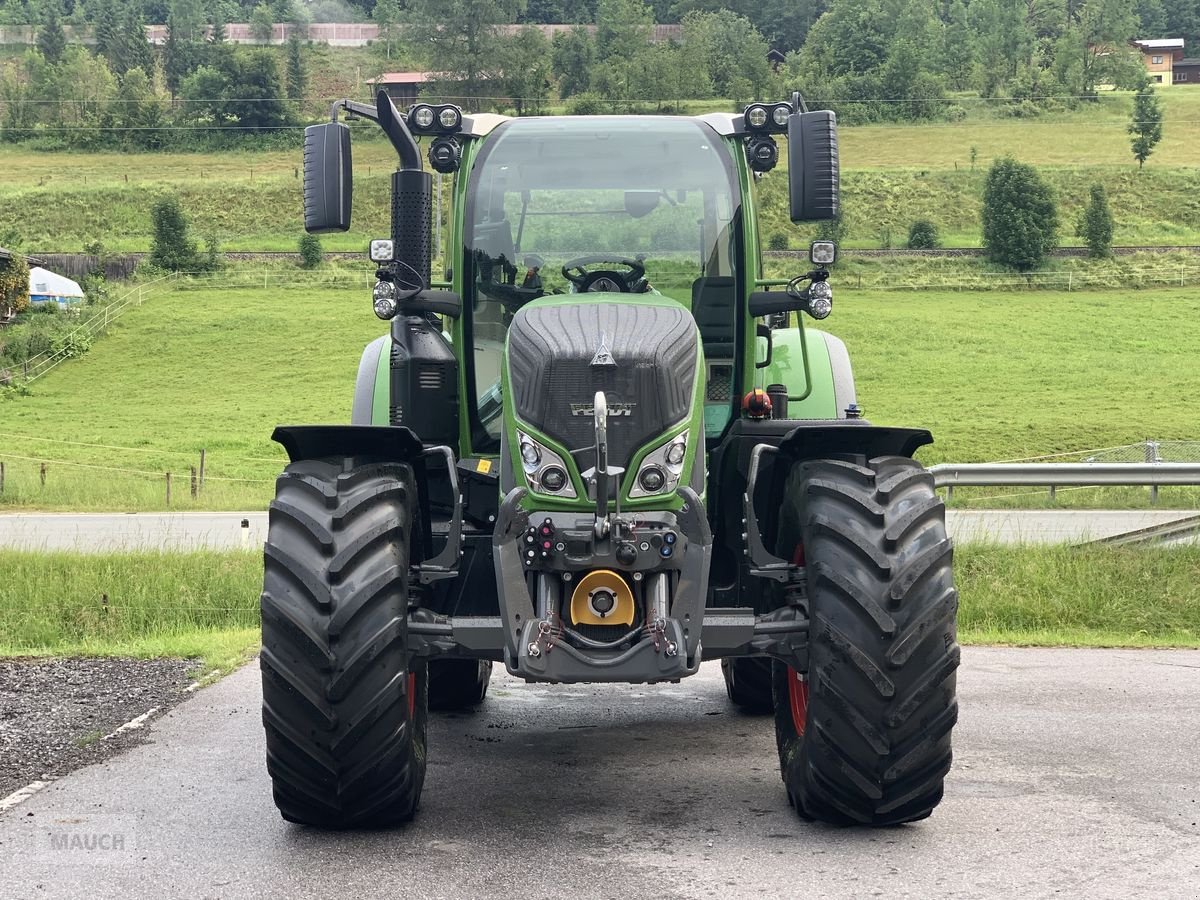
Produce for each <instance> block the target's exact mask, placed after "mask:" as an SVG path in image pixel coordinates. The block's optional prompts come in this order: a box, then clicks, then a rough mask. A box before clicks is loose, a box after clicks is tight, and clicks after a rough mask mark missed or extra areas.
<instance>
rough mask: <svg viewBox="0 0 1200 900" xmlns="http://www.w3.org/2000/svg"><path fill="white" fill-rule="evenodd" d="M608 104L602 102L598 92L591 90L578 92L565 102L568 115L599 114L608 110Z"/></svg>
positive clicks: (602, 99)
mask: <svg viewBox="0 0 1200 900" xmlns="http://www.w3.org/2000/svg"><path fill="white" fill-rule="evenodd" d="M609 107H610V105H609V104H607V103H605V102H604V98H603V97H601V96H600V95H599V94H593V93H591V92H587V93H583V94H579V95H577V96H575V97H572V98H571V102H569V103H568V104H567V115H568V116H599V115H603V114H604V113H606V112H609V111H610V108H609Z"/></svg>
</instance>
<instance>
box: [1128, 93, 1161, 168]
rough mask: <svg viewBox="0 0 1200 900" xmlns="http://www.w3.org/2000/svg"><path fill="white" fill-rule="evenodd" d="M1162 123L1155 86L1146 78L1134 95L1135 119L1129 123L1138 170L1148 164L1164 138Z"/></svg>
mask: <svg viewBox="0 0 1200 900" xmlns="http://www.w3.org/2000/svg"><path fill="white" fill-rule="evenodd" d="M1162 124H1163V114H1162V108H1161V107H1159V105H1158V98H1157V97H1156V96H1154V86H1153V85H1152V84H1151V83H1150V79H1149V78H1145V80H1143V81H1142V86H1141V87H1140V88H1138V92H1137V93H1136V94H1134V96H1133V119H1132V121H1130V123H1129V133H1130V134H1131V135H1133V142H1132V148H1133V158H1134V159H1136V160H1137V161H1138V171H1141V169H1142V168H1143V167H1144V166H1145V165H1146V160H1148V159H1149V158H1150V154H1151V153H1153V152H1154V147H1155V146H1156V145H1157V144H1158V142H1159V141H1161V140H1162Z"/></svg>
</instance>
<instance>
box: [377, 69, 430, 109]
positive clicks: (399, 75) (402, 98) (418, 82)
mask: <svg viewBox="0 0 1200 900" xmlns="http://www.w3.org/2000/svg"><path fill="white" fill-rule="evenodd" d="M432 78H433V75H432V74H430V73H429V72H385V73H384V74H382V75H380V76H379V77H378V78H376V79H375V80H374V81H372V82H371V92H372V93H374V92H375V91H378V90H379V89H380V88H383V90H385V91H387V93H388V96H389V97H391V98H392V102H393V103H395V104H396V106H397V108H399V109H406V108H407V107H409V106H412V105H413V104H414V103H416V102H417V96H418V95H419V94H420V93H421V88H422V86H423V85H424V84H425V83H426V82H427V81H429V80H430V79H432Z"/></svg>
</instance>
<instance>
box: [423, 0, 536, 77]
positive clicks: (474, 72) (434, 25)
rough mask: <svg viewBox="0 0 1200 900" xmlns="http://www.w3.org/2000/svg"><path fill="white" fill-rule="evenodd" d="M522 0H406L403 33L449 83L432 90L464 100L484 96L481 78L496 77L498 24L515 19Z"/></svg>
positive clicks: (499, 48)
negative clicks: (404, 32)
mask: <svg viewBox="0 0 1200 900" xmlns="http://www.w3.org/2000/svg"><path fill="white" fill-rule="evenodd" d="M524 7H525V3H524V0H409V3H408V13H407V15H406V17H405V18H406V21H407V23H408V29H407V30H406V35H407V36H408V38H409V39H410V40H411V41H412V42H413V44H414V45H415V46H417V47H419V48H423V51H424V53H425V54H427V57H426V64H427V65H428V66H429V67H430V68H431V69H432V70H433V71H436V72H438V73H440V74H441V75H442V76H444V78H443V79H439V80H444V81H448V82H452V83H453V85H454V87H453V88H452V90H451V91H445V90H444V88H445V87H450V85H443V86H441V87H436V86H435V90H434V91H432V93H438V92H439V91H441V92H443V93H454V94H457V95H461V96H463V97H464V98H465V99H468V100H473V99H474V98H478V97H483V96H487V95H488V91H487V82H489V81H490V80H492V79H494V78H496V77H497V69H498V62H499V60H500V56H501V54H502V52H503V50H502V45H503V42H504V37H503V35H501V34H500V30H499V28H497V26H499V25H507V24H511V23H513V22H515V21H516V19H517V15H518V14H519V13H520V12H521V10H522V9H524Z"/></svg>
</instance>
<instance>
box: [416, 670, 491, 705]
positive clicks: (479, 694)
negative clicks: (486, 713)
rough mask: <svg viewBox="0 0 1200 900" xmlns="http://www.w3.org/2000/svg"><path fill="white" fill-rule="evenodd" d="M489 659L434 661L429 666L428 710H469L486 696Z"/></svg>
mask: <svg viewBox="0 0 1200 900" xmlns="http://www.w3.org/2000/svg"><path fill="white" fill-rule="evenodd" d="M491 680H492V661H491V660H490V659H434V660H431V661H430V663H429V708H430V709H436V710H438V711H441V712H449V711H452V710H461V709H470V708H472V707H475V706H478V705H479V704H480V703H482V702H483V698H484V697H486V696H487V689H488V682H490V681H491Z"/></svg>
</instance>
